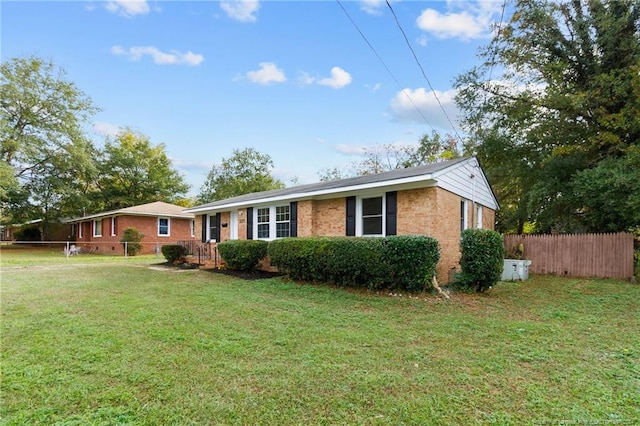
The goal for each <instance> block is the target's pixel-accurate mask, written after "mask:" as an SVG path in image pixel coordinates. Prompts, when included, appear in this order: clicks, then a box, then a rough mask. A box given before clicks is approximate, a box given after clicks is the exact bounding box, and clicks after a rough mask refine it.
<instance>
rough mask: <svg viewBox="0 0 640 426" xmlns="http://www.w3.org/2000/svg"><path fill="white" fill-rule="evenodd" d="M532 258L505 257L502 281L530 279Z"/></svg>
mask: <svg viewBox="0 0 640 426" xmlns="http://www.w3.org/2000/svg"><path fill="white" fill-rule="evenodd" d="M529 265H531V261H530V260H520V259H504V267H503V268H502V278H501V279H500V280H501V281H525V280H527V279H529Z"/></svg>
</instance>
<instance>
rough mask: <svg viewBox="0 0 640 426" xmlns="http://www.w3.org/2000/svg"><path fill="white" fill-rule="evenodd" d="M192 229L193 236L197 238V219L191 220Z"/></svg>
mask: <svg viewBox="0 0 640 426" xmlns="http://www.w3.org/2000/svg"><path fill="white" fill-rule="evenodd" d="M190 229H191V236H192V237H195V236H196V220H195V219H193V220H191V227H190Z"/></svg>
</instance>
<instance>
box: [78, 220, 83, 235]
mask: <svg viewBox="0 0 640 426" xmlns="http://www.w3.org/2000/svg"><path fill="white" fill-rule="evenodd" d="M82 225H83V223H82V222H80V223H78V238H82Z"/></svg>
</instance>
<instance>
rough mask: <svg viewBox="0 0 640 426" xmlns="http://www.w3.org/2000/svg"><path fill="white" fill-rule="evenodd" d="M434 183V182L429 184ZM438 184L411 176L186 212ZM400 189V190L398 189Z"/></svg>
mask: <svg viewBox="0 0 640 426" xmlns="http://www.w3.org/2000/svg"><path fill="white" fill-rule="evenodd" d="M429 181H432V182H429ZM425 182H429V184H428V185H425V184H424V183H425ZM435 183H436V181H435V180H434V179H432V175H431V174H428V175H420V176H411V177H407V178H403V179H394V180H386V181H380V182H372V183H367V184H364V185H352V186H344V187H340V188H331V189H323V190H319V191H312V192H300V193H292V194H287V195H282V196H277V197H268V198H258V199H255V200H247V201H240V202H236V203H230V204H221V205H219V206H216V207H200V208H192V209H188V210H185V211H188V212H189V213H194V214H198V213H216V212H223V211H229V210H237V209H241V208H245V207H260V206H264V205H273V204H278V203H281V202H284V201H303V200H308V199H328V198H336V197H338V196H349V195H355V194H359V193H362V192H366V191H371V190H375V189H378V190H380V189H383V188H389V189H415V188H420V187H429V186H433V185H434V184H435ZM398 187H400V188H398Z"/></svg>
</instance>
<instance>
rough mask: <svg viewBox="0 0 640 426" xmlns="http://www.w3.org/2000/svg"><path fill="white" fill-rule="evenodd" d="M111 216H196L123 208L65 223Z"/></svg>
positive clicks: (190, 217) (187, 217)
mask: <svg viewBox="0 0 640 426" xmlns="http://www.w3.org/2000/svg"><path fill="white" fill-rule="evenodd" d="M109 216H149V217H170V218H175V219H194V218H195V216H194V215H192V214H188V213H187V214H175V213H168V214H165V213H152V212H130V211H122V210H112V211H109V212H104V213H96V214H92V215H89V216H82V217H78V218H71V219H67V220H66V221H64V223H74V222H84V221H87V220H92V219H97V218H99V217H109Z"/></svg>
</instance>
